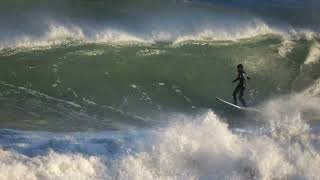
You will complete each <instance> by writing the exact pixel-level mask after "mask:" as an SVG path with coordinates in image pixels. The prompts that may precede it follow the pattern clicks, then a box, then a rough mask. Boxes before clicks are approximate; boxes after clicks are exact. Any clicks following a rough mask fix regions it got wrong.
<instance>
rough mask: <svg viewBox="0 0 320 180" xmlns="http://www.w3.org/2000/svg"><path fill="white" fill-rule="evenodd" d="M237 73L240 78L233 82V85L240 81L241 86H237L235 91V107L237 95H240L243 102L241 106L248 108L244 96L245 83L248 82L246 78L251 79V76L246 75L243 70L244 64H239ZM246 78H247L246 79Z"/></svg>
mask: <svg viewBox="0 0 320 180" xmlns="http://www.w3.org/2000/svg"><path fill="white" fill-rule="evenodd" d="M237 71H238V76H237V78H236V79H235V80H233V81H232V83H234V82H237V81H239V84H238V85H237V86H236V88H235V89H234V91H233V94H232V96H233V102H234V104H235V105H237V94H238V93H239V100H240V102H241V104H242V105H243V106H244V107H246V106H247V104H246V102H245V100H244V99H243V94H244V90H245V89H246V86H245V82H246V78H247V79H250V77H249V76H247V75H246V72H245V71H244V70H243V65H242V64H238V65H237ZM245 76H246V78H245Z"/></svg>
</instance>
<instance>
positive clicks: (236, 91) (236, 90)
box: [232, 85, 240, 105]
mask: <svg viewBox="0 0 320 180" xmlns="http://www.w3.org/2000/svg"><path fill="white" fill-rule="evenodd" d="M239 90H240V86H239V85H238V86H237V87H236V88H234V90H233V94H232V96H233V103H234V104H235V105H237V94H238V92H239Z"/></svg>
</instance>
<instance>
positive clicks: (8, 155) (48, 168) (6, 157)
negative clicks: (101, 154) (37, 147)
mask: <svg viewBox="0 0 320 180" xmlns="http://www.w3.org/2000/svg"><path fill="white" fill-rule="evenodd" d="M0 160H1V164H0V179H3V180H17V179H25V180H36V179H48V180H49V179H79V180H85V179H105V178H107V176H105V175H106V173H105V172H104V169H105V166H104V165H103V163H102V162H101V160H100V159H99V158H97V157H93V156H83V155H81V154H59V153H55V152H53V151H50V152H49V153H48V154H47V155H46V156H37V157H34V158H30V157H27V156H23V155H19V154H17V153H14V152H9V151H1V152H0Z"/></svg>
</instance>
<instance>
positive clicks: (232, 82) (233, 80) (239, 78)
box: [232, 76, 240, 83]
mask: <svg viewBox="0 0 320 180" xmlns="http://www.w3.org/2000/svg"><path fill="white" fill-rule="evenodd" d="M239 79H240V76H238V77H237V78H236V79H234V80H233V81H232V83H234V82H236V81H238V80H239Z"/></svg>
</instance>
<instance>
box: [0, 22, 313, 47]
mask: <svg viewBox="0 0 320 180" xmlns="http://www.w3.org/2000/svg"><path fill="white" fill-rule="evenodd" d="M193 26H194V27H192V28H187V29H181V27H176V28H175V27H172V28H168V29H163V28H156V29H151V30H148V28H147V29H145V30H142V31H140V32H139V31H130V30H121V29H119V28H113V27H102V28H101V27H100V28H97V27H95V28H92V27H91V28H85V27H82V26H79V25H74V24H61V23H57V22H51V23H49V25H48V26H47V27H46V30H45V32H44V33H42V34H41V33H40V34H32V33H28V34H26V33H24V32H22V33H21V34H17V35H16V36H15V37H10V39H9V38H2V39H3V40H1V41H0V48H1V49H5V48H37V47H50V46H55V45H61V44H68V43H77V42H80V43H107V44H154V43H157V42H169V43H173V44H178V43H181V42H188V41H237V40H241V39H248V38H253V37H256V36H260V35H268V34H272V35H279V36H282V37H284V38H289V39H290V37H291V36H298V37H303V36H304V37H306V38H311V39H312V38H313V36H314V34H315V33H313V32H312V31H306V30H299V29H292V28H291V27H287V28H284V29H281V28H278V27H275V26H270V25H268V24H266V23H265V22H263V21H262V20H260V19H257V18H255V19H251V20H248V21H239V22H232V21H231V22H226V23H221V22H219V21H218V22H212V23H204V24H202V25H201V23H200V24H199V25H196V24H194V25H193Z"/></svg>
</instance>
